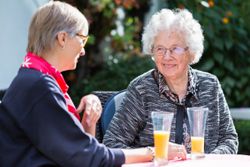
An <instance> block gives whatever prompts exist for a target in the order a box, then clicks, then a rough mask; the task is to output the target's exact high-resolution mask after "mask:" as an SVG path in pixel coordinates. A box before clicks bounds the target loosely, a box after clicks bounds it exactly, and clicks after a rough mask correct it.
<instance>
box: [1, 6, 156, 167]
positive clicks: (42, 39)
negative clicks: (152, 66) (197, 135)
mask: <svg viewBox="0 0 250 167" xmlns="http://www.w3.org/2000/svg"><path fill="white" fill-rule="evenodd" d="M87 34H88V23H87V20H86V18H85V17H84V16H83V15H82V14H81V12H79V11H78V10H77V9H76V8H74V7H72V6H70V5H69V4H66V3H62V2H49V3H47V4H45V5H44V6H42V7H41V8H39V9H38V10H37V12H36V13H35V14H34V16H33V18H32V21H31V24H30V28H29V39H28V47H27V52H28V53H27V55H26V56H25V61H24V62H23V63H22V65H21V68H20V70H19V71H18V74H17V76H16V77H15V79H14V80H13V82H12V83H11V85H10V87H9V88H8V90H7V92H6V93H5V95H4V97H3V99H2V102H1V104H0V110H1V111H0V166H1V167H7V166H25V167H26V166H70V167H80V166H95V167H96V166H108V167H111V166H121V164H123V163H124V162H126V163H130V162H142V161H150V160H152V158H153V154H152V151H151V150H150V149H148V148H141V149H135V150H121V149H108V148H106V147H105V146H104V145H102V144H99V143H98V142H97V140H96V139H95V138H94V137H92V136H91V135H90V134H92V135H94V133H95V127H96V122H97V120H98V119H99V117H100V113H101V104H100V101H99V99H98V98H97V97H96V96H94V95H88V96H84V97H83V98H82V99H81V102H80V105H79V106H78V108H77V109H76V108H75V106H74V104H73V103H72V101H71V99H70V96H69V95H68V94H67V90H68V86H67V85H66V83H65V81H64V79H63V76H62V75H61V72H63V71H66V70H72V69H75V68H76V64H77V61H78V59H79V58H80V56H83V55H84V54H85V50H84V46H85V44H86V42H87V39H88V36H87ZM81 111H84V114H83V118H82V119H81V118H80V116H79V112H81ZM3 155H4V156H3Z"/></svg>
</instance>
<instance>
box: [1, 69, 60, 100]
mask: <svg viewBox="0 0 250 167" xmlns="http://www.w3.org/2000/svg"><path fill="white" fill-rule="evenodd" d="M51 91H53V92H58V93H60V88H59V87H58V85H57V83H56V81H55V80H54V79H53V78H52V77H50V76H48V75H46V74H43V73H41V72H40V71H37V70H33V69H26V68H21V69H20V70H19V71H18V74H17V76H16V77H15V78H14V80H13V81H12V83H11V85H10V87H9V88H8V91H7V92H6V93H7V94H10V95H13V94H16V95H19V96H22V97H36V98H38V97H39V96H42V95H44V94H46V93H48V92H51Z"/></svg>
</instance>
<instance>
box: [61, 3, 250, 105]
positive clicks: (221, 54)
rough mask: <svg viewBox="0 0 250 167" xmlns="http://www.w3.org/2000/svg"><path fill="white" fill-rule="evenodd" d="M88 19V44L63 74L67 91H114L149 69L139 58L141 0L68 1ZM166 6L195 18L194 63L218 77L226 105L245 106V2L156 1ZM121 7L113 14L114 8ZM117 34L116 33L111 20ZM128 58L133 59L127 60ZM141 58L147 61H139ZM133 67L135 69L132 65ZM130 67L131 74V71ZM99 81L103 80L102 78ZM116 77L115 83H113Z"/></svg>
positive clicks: (144, 7) (144, 8) (249, 72)
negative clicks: (201, 41) (199, 32)
mask: <svg viewBox="0 0 250 167" xmlns="http://www.w3.org/2000/svg"><path fill="white" fill-rule="evenodd" d="M67 2H70V3H71V4H73V5H76V6H77V7H78V8H79V9H80V10H81V11H82V12H83V13H84V14H85V15H86V17H87V18H88V20H89V22H90V36H91V37H90V42H89V43H88V45H87V47H86V56H85V57H84V58H82V59H81V61H80V63H79V64H78V68H77V70H76V71H74V72H73V71H70V72H68V73H66V74H65V76H66V77H67V79H68V82H69V83H71V86H72V89H71V91H72V93H73V95H74V96H75V97H80V96H81V95H82V94H83V93H84V94H86V93H89V92H91V91H94V90H110V89H113V90H119V89H122V88H126V86H127V84H128V83H129V81H130V80H131V79H132V78H134V77H135V76H137V75H139V74H140V73H142V72H144V71H147V70H148V69H150V68H152V67H153V65H152V63H149V61H150V58H142V55H141V53H140V51H141V32H142V30H143V25H144V19H145V18H144V17H145V14H146V13H147V12H148V11H149V8H150V6H152V4H151V3H150V1H147V0H140V1H136V0H85V1H80V0H78V1H77V0H68V1H67ZM161 2H165V6H167V7H168V8H171V9H174V8H187V9H188V10H190V11H191V12H192V13H193V15H194V17H195V18H196V19H197V20H199V22H200V24H201V25H202V28H203V30H204V35H205V51H204V54H203V57H202V59H201V61H200V62H199V63H198V64H197V65H195V66H194V68H198V69H201V70H204V71H208V72H210V73H213V74H215V75H217V76H218V78H219V80H220V81H221V84H222V87H223V90H224V93H225V95H226V98H227V100H228V103H229V105H230V107H244V106H250V102H249V99H250V87H249V86H248V85H249V84H250V82H249V79H250V66H249V64H250V56H249V55H250V49H249V48H250V41H249V40H248V39H249V37H250V33H249V30H250V28H249V27H250V26H249V24H250V21H249V11H248V10H246V9H248V8H247V7H249V6H250V2H249V1H243V0H241V1H240V0H237V1H236V0H227V1H220V0H217V1H216V0H208V1H202V0H165V1H164V0H161ZM120 9H122V10H123V11H124V17H123V18H122V19H121V18H119V17H120V16H119V14H118V11H119V10H120ZM119 19H120V23H121V24H122V26H123V28H124V29H123V34H119V31H117V20H119ZM130 59H133V61H131V60H130ZM145 59H146V62H148V63H147V64H143V66H141V65H139V64H140V63H144V62H145ZM133 67H138V68H135V69H134V68H133ZM133 69H134V70H135V71H134V72H132V71H131V70H133ZM103 81H105V82H103ZM118 81H119V82H118Z"/></svg>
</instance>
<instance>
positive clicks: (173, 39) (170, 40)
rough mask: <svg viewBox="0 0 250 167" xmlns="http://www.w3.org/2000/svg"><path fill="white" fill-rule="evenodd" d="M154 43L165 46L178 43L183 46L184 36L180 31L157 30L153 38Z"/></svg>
mask: <svg viewBox="0 0 250 167" xmlns="http://www.w3.org/2000/svg"><path fill="white" fill-rule="evenodd" d="M154 45H155V46H157V45H162V46H165V47H169V46H173V45H178V46H185V45H186V43H185V40H184V36H183V34H182V33H180V32H174V31H171V32H166V31H159V33H158V34H157V35H156V37H155V40H154Z"/></svg>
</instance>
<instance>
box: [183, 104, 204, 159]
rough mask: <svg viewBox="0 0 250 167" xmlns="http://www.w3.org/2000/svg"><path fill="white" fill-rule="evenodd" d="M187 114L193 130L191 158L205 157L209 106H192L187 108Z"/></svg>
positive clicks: (191, 130)
mask: <svg viewBox="0 0 250 167" xmlns="http://www.w3.org/2000/svg"><path fill="white" fill-rule="evenodd" d="M187 114H188V121H189V125H190V132H191V158H194V159H195V158H200V157H204V156H205V154H204V133H205V127H206V120H207V115H208V108H206V107H190V108H187Z"/></svg>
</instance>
